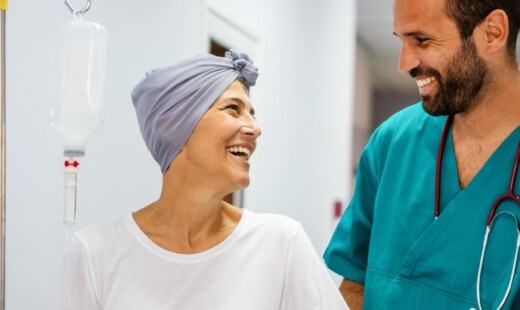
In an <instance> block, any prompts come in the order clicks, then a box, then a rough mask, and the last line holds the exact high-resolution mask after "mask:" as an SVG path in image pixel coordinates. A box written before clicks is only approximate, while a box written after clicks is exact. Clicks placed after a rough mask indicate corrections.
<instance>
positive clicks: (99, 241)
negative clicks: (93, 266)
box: [73, 214, 131, 247]
mask: <svg viewBox="0 0 520 310" xmlns="http://www.w3.org/2000/svg"><path fill="white" fill-rule="evenodd" d="M130 218H131V214H126V215H124V216H121V217H119V218H117V219H112V220H109V221H105V222H102V223H98V224H93V225H90V226H86V227H83V228H81V229H79V230H78V231H77V232H75V233H74V235H73V238H75V239H77V240H78V241H80V242H81V243H82V244H83V245H84V246H86V247H95V246H104V247H105V246H110V244H114V243H117V242H119V239H120V238H121V236H124V235H128V221H129V219H130Z"/></svg>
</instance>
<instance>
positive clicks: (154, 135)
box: [132, 50, 258, 174]
mask: <svg viewBox="0 0 520 310" xmlns="http://www.w3.org/2000/svg"><path fill="white" fill-rule="evenodd" d="M238 77H240V78H242V79H243V80H244V82H245V84H246V86H247V88H248V89H249V87H250V86H253V85H255V82H256V78H257V77H258V68H257V67H256V66H254V65H253V61H252V60H251V59H250V58H249V56H248V55H246V54H244V53H241V52H238V51H236V50H230V51H228V52H226V56H225V57H217V56H213V55H210V54H202V55H198V56H195V57H193V58H189V59H186V60H183V61H181V62H178V63H177V64H174V65H172V66H169V67H164V68H159V69H156V70H153V71H151V72H149V73H147V75H146V77H145V78H144V79H143V80H142V81H141V82H139V83H138V84H137V85H136V86H135V88H134V90H133V91H132V101H133V103H134V107H135V110H136V114H137V122H138V123H139V129H140V130H141V134H142V135H143V138H144V142H145V143H146V146H147V147H148V149H149V150H150V153H152V156H153V158H154V159H155V161H157V163H158V164H159V165H160V166H161V171H162V173H163V174H164V173H165V172H166V170H167V169H168V167H169V166H170V163H171V161H172V160H173V159H174V158H175V156H177V154H178V153H179V151H180V150H181V149H182V147H183V146H184V144H185V143H186V141H187V140H188V138H189V136H190V135H191V133H192V131H193V129H194V128H195V126H196V125H197V123H198V122H199V120H200V118H201V117H202V115H204V113H206V111H207V110H208V109H209V107H211V105H213V103H214V102H215V101H216V100H217V98H218V97H220V95H221V94H222V93H223V92H224V91H225V90H226V89H227V88H228V87H229V85H231V83H233V81H235V80H236V79H237V78H238Z"/></svg>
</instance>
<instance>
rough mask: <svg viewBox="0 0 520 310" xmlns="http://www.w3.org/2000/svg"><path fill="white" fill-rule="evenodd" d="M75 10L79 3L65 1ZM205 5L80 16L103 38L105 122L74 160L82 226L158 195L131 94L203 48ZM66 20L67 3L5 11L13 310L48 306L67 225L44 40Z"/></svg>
mask: <svg viewBox="0 0 520 310" xmlns="http://www.w3.org/2000/svg"><path fill="white" fill-rule="evenodd" d="M71 2H72V3H74V4H76V5H77V6H78V7H81V6H83V5H84V3H85V2H84V1H82V0H79V1H71ZM202 9H203V5H202V1H193V0H190V1H184V0H175V1H172V0H155V1H154V3H153V5H148V4H147V3H145V2H143V1H138V0H126V1H96V0H94V1H92V8H91V10H90V11H89V12H88V13H87V14H86V15H85V19H87V20H90V21H94V22H98V23H101V24H103V25H104V26H105V27H106V29H107V31H108V33H109V52H108V61H107V84H106V86H107V93H106V102H107V111H106V118H105V123H104V125H103V126H102V127H101V129H100V130H99V131H97V132H96V133H94V134H93V135H92V136H90V137H89V138H88V139H87V146H86V156H85V157H84V158H82V159H80V167H79V176H78V221H77V225H76V227H75V229H76V228H79V227H82V226H84V225H88V224H92V223H96V222H101V221H106V220H108V219H111V218H114V217H117V216H119V215H121V214H123V213H127V212H129V211H131V210H135V209H138V208H140V207H142V206H144V205H145V204H147V203H148V202H150V201H152V200H153V199H155V198H156V197H157V195H158V193H159V189H160V184H161V181H162V180H161V174H160V171H159V169H158V166H157V165H156V164H155V162H154V161H153V159H152V158H151V156H150V155H149V154H148V151H147V150H146V148H145V146H144V143H143V142H142V139H141V136H140V133H139V129H138V127H137V122H136V118H135V113H134V108H133V106H132V103H131V100H130V91H131V89H132V87H133V86H134V85H135V84H136V83H137V82H138V81H139V80H140V79H141V78H142V77H144V73H145V72H146V71H147V70H149V69H151V68H154V67H157V66H162V65H167V64H171V63H172V62H174V61H177V60H179V59H181V58H184V57H187V56H191V55H193V54H196V53H199V52H202V51H204V48H205V45H204V44H203V29H202V25H203V23H202V21H201V19H202ZM71 18H72V17H71V15H70V14H69V12H68V10H67V9H66V8H65V5H64V4H63V1H38V0H24V1H9V10H8V11H7V42H6V46H7V77H6V79H7V139H8V140H7V141H8V142H7V161H8V163H7V258H6V259H7V272H6V273H7V281H6V282H7V283H6V290H7V293H6V303H7V307H6V308H7V309H9V310H25V309H44V308H45V307H44V305H45V304H47V301H48V300H49V298H50V296H51V294H52V291H53V285H54V281H55V279H56V276H57V275H58V273H59V268H60V263H61V257H62V251H63V246H64V243H65V232H66V230H65V228H64V227H63V225H62V224H61V220H62V206H63V197H62V195H63V194H62V193H63V161H64V157H63V156H62V139H61V137H60V136H59V135H58V134H57V133H55V132H54V131H53V129H52V128H51V126H50V116H49V112H48V111H49V107H50V102H49V99H48V95H47V89H46V86H47V82H48V81H47V79H48V72H47V69H48V64H47V63H48V61H47V59H48V57H47V56H48V53H47V51H48V44H47V43H48V37H49V35H50V32H51V31H52V27H53V26H54V25H56V24H57V23H59V22H62V21H68V20H70V19H71Z"/></svg>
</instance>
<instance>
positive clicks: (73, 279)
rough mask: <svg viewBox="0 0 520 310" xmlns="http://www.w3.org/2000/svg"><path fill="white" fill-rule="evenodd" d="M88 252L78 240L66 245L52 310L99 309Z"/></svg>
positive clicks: (73, 239)
mask: <svg viewBox="0 0 520 310" xmlns="http://www.w3.org/2000/svg"><path fill="white" fill-rule="evenodd" d="M93 283H94V282H93V275H92V271H91V268H90V264H89V260H88V251H87V249H86V248H85V246H84V245H83V243H82V242H81V240H80V239H79V238H77V237H76V236H73V237H72V238H71V240H70V241H69V243H68V246H67V251H66V253H65V257H64V262H63V275H62V279H61V281H60V283H59V291H58V294H57V297H56V300H55V306H54V307H53V309H57V310H70V309H74V310H87V309H88V310H93V309H99V307H98V304H97V298H96V294H95V290H94V285H93Z"/></svg>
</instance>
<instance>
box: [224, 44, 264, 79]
mask: <svg viewBox="0 0 520 310" xmlns="http://www.w3.org/2000/svg"><path fill="white" fill-rule="evenodd" d="M226 58H229V59H231V60H232V61H233V64H234V66H235V69H237V70H238V71H240V75H241V76H242V78H243V79H244V82H245V83H246V86H247V88H249V87H251V86H254V85H255V83H256V78H257V77H258V68H257V67H256V66H255V65H253V61H252V60H251V59H250V58H249V56H248V55H247V54H244V53H241V52H239V51H237V50H229V51H227V52H226Z"/></svg>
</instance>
